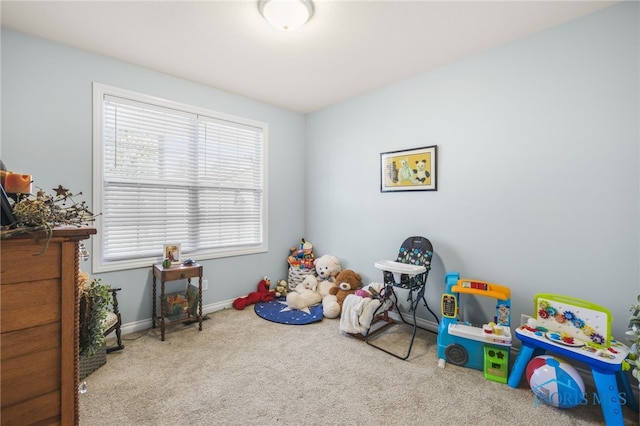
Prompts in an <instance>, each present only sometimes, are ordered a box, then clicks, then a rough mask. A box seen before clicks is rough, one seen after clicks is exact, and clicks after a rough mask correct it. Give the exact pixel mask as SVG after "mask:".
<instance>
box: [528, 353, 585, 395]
mask: <svg viewBox="0 0 640 426" xmlns="http://www.w3.org/2000/svg"><path fill="white" fill-rule="evenodd" d="M526 374H527V381H528V382H529V386H530V387H531V390H532V391H533V393H535V394H536V396H537V397H538V398H539V399H540V400H541V401H542V402H543V403H545V404H547V405H551V406H553V407H558V408H571V407H575V406H576V405H578V404H580V402H581V401H582V399H583V398H584V381H583V380H582V377H581V376H580V373H578V371H577V370H576V369H575V368H574V367H573V366H571V365H569V364H567V363H566V362H565V361H563V360H562V359H560V358H557V357H554V356H550V355H540V356H537V357H535V358H533V359H532V360H531V361H529V364H527V369H526Z"/></svg>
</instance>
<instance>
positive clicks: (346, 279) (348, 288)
mask: <svg viewBox="0 0 640 426" xmlns="http://www.w3.org/2000/svg"><path fill="white" fill-rule="evenodd" d="M361 280H362V278H361V277H360V274H358V273H357V272H354V271H352V270H351V269H345V270H344V271H341V272H340V273H339V274H338V275H337V276H336V284H337V285H338V287H332V288H331V289H330V290H329V294H333V295H335V296H336V298H337V299H338V300H337V301H338V304H339V305H340V312H341V313H342V302H344V299H346V298H347V296H348V295H350V294H353V293H355V292H356V290H357V289H358V288H360V282H361Z"/></svg>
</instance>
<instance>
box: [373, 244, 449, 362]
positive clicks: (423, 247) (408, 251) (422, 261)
mask: <svg viewBox="0 0 640 426" xmlns="http://www.w3.org/2000/svg"><path fill="white" fill-rule="evenodd" d="M432 256H433V246H432V245H431V242H430V241H429V240H428V239H426V238H424V237H418V236H415V237H409V238H407V239H406V240H404V242H403V243H402V246H400V250H399V252H398V257H397V258H396V260H395V261H392V260H381V261H379V262H376V263H375V267H376V268H378V269H381V270H382V274H383V278H384V288H383V290H382V291H381V293H380V295H381V298H382V299H383V301H390V302H391V303H382V304H381V305H380V308H378V310H377V311H376V312H375V313H374V317H373V318H374V319H373V322H372V325H373V324H374V323H376V322H378V321H383V322H384V323H385V324H384V325H382V326H379V327H377V328H376V327H373V326H372V327H370V328H369V329H368V331H367V333H366V334H365V335H364V341H365V342H367V344H369V345H371V346H373V347H375V348H377V349H380V350H381V351H384V352H386V353H388V354H390V355H393V356H395V357H396V358H400V359H407V358H409V354H410V353H411V348H412V347H413V341H414V339H415V337H416V331H417V328H418V325H417V323H416V310H417V308H418V304H419V303H420V300H422V301H423V302H424V306H425V307H426V308H427V310H428V311H429V312H430V313H431V315H433V317H434V318H435V319H436V323H439V320H438V317H437V316H436V314H435V313H434V312H433V311H432V310H431V308H429V305H428V304H427V299H425V297H424V292H425V289H426V284H427V276H428V275H429V270H430V269H431V257H432ZM396 287H397V288H402V289H406V290H408V293H409V294H408V298H407V301H408V302H409V313H411V315H412V317H413V321H412V322H408V321H407V320H405V317H404V315H403V313H402V310H401V309H400V307H399V306H398V303H397V302H398V295H397V294H396V291H395V288H396ZM392 296H393V300H391V297H392ZM385 299H386V300H385ZM394 305H395V306H396V307H397V311H398V314H399V316H400V319H401V320H402V321H403V322H404V323H405V324H409V325H412V326H413V332H412V334H411V340H410V341H409V347H408V349H407V352H406V354H405V355H398V354H395V353H393V352H390V351H389V350H387V349H385V348H382V347H380V346H378V345H376V344H374V343H373V341H372V337H373V336H375V335H377V334H379V333H380V332H381V331H383V330H384V329H386V328H387V327H389V326H391V325H393V324H394V323H395V322H394V320H393V319H392V318H390V317H389V312H390V311H391V310H393V306H394Z"/></svg>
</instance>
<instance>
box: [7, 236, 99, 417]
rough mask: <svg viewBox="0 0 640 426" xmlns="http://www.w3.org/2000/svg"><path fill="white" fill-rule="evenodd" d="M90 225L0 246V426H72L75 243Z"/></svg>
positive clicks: (74, 413) (76, 360) (74, 398)
mask: <svg viewBox="0 0 640 426" xmlns="http://www.w3.org/2000/svg"><path fill="white" fill-rule="evenodd" d="M95 233H96V230H95V229H94V228H76V227H69V228H66V227H65V228H59V229H56V230H54V232H53V236H52V238H51V240H50V241H49V242H48V247H47V248H46V250H45V251H44V253H42V254H41V255H38V254H39V253H41V252H42V251H43V249H44V248H45V246H46V245H47V238H46V236H45V234H44V233H38V234H28V235H21V236H17V237H14V238H11V239H7V240H2V241H0V262H1V269H2V274H1V276H0V292H1V293H0V331H1V334H0V347H1V351H0V360H1V364H0V380H1V382H2V383H1V389H0V392H1V393H0V402H1V405H2V411H1V424H2V425H12V424H19V425H29V424H46V425H50V424H51V425H55V424H60V425H77V424H79V406H78V402H79V401H78V392H77V388H78V377H79V375H78V373H79V370H78V365H79V354H78V352H79V349H78V342H79V339H78V319H79V304H78V272H79V260H78V244H79V241H80V240H84V239H87V238H89V237H90V235H92V234H95Z"/></svg>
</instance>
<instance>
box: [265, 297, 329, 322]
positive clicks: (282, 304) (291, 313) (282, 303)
mask: <svg viewBox="0 0 640 426" xmlns="http://www.w3.org/2000/svg"><path fill="white" fill-rule="evenodd" d="M255 311H256V314H258V316H259V317H260V318H264V319H266V320H267V321H273V322H277V323H280V324H289V325H304V324H310V323H312V322H316V321H322V304H317V305H314V306H309V307H308V308H307V309H305V310H298V309H289V307H288V306H287V302H286V299H285V298H284V297H282V298H280V299H276V300H272V301H271V302H258V303H256V304H255Z"/></svg>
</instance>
